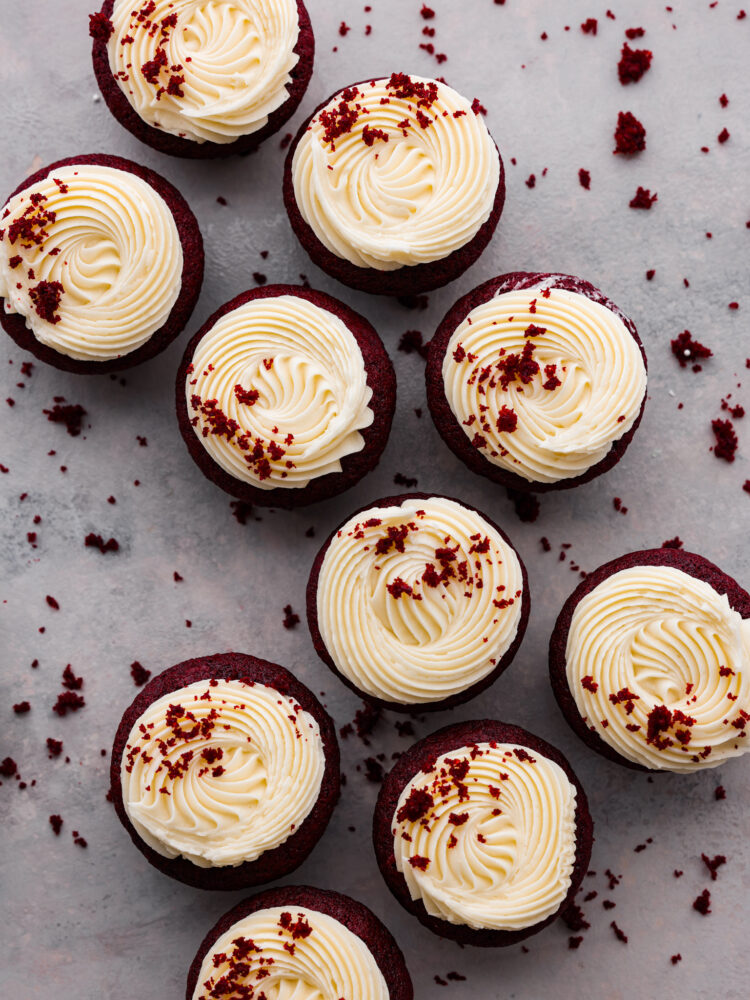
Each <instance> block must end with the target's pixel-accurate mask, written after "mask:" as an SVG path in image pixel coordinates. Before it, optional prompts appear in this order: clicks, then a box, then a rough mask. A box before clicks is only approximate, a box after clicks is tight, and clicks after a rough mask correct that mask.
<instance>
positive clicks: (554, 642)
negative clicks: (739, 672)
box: [549, 549, 750, 774]
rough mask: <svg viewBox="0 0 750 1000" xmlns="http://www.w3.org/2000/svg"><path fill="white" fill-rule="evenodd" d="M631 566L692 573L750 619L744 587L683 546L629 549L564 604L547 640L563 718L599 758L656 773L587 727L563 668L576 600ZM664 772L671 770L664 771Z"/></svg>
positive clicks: (749, 601) (589, 578)
mask: <svg viewBox="0 0 750 1000" xmlns="http://www.w3.org/2000/svg"><path fill="white" fill-rule="evenodd" d="M634 566H670V567H672V568H673V569H678V570H681V571H682V572H683V573H687V574H689V575H690V576H694V577H695V578H696V580H703V581H704V582H705V583H707V584H709V585H710V586H711V587H713V589H714V590H715V591H716V592H717V593H719V594H726V595H727V599H728V600H729V604H730V607H732V608H733V609H734V610H735V611H736V612H737V613H738V614H739V615H741V616H742V617H743V618H750V594H748V593H747V591H745V590H743V589H742V587H740V585H739V584H738V583H737V581H736V580H734V579H733V578H732V577H731V576H727V574H726V573H724V572H722V570H720V569H719V567H718V566H715V565H714V564H713V563H712V562H709V561H708V559H704V558H703V556H699V555H697V554H696V553H694V552H686V551H685V550H684V549H645V550H644V551H642V552H628V553H627V554H626V555H624V556H620V557H619V558H618V559H613V560H612V561H611V562H608V563H605V564H604V565H603V566H600V567H599V568H598V569H596V570H594V572H593V573H589V575H588V576H587V577H586V579H585V580H583V581H582V582H581V583H580V584H579V586H578V587H576V589H575V590H574V591H573V593H572V594H571V595H570V597H569V598H568V599H567V601H566V602H565V604H564V605H563V608H562V611H561V612H560V614H559V615H558V618H557V621H556V622H555V627H554V629H553V631H552V636H551V638H550V642H549V676H550V682H551V683H552V690H553V692H554V695H555V698H556V699H557V704H558V705H559V706H560V710H561V712H562V714H563V715H564V716H565V721H566V722H567V723H568V725H569V726H570V728H571V729H572V730H573V732H574V733H575V734H576V735H577V736H579V737H580V738H581V739H582V740H583V742H584V743H585V744H586V746H588V747H590V748H591V749H592V750H595V751H596V752H597V753H599V754H601V755H602V757H606V758H607V760H611V761H614V762H615V763H616V764H621V765H622V766H623V767H629V768H630V769H631V770H633V771H646V772H647V773H649V774H659V773H661V772H659V771H657V770H655V769H653V768H648V767H645V766H644V765H642V764H636V763H635V761H632V760H628V758H627V757H623V756H622V754H620V753H618V752H617V750H615V749H614V747H611V746H610V745H609V743H606V742H605V741H604V740H603V739H602V738H601V737H600V736H599V735H598V734H597V733H595V732H592V731H591V730H590V729H589V727H588V726H587V725H586V723H585V722H584V721H583V719H582V718H581V714H580V712H579V711H578V706H577V705H576V701H575V698H574V697H573V693H572V692H571V690H570V686H569V684H568V676H567V669H566V664H567V659H566V655H565V653H566V649H567V645H568V633H569V631H570V625H571V622H572V620H573V615H574V614H575V610H576V608H577V607H578V605H579V603H580V602H581V601H582V600H583V598H584V597H586V595H587V594H590V593H591V591H592V590H594V588H595V587H598V586H599V584H600V583H603V582H604V581H605V580H606V579H607V578H608V577H610V576H612V575H613V574H615V573H619V572H620V570H623V569H631V568H632V567H634ZM665 773H668V774H669V773H672V772H670V771H666V772H665Z"/></svg>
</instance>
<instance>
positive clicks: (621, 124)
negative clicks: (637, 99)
mask: <svg viewBox="0 0 750 1000" xmlns="http://www.w3.org/2000/svg"><path fill="white" fill-rule="evenodd" d="M645 148H646V129H645V128H644V127H643V125H642V124H641V123H640V122H639V121H638V119H637V118H636V117H635V115H634V114H633V113H632V112H631V111H620V112H618V115H617V127H616V128H615V148H614V150H613V152H615V153H621V154H623V155H625V156H630V155H632V154H634V153H640V152H642V151H643V150H644V149H645Z"/></svg>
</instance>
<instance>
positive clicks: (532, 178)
mask: <svg viewBox="0 0 750 1000" xmlns="http://www.w3.org/2000/svg"><path fill="white" fill-rule="evenodd" d="M525 184H526V187H527V188H533V187H536V174H529V176H528V177H527V178H526V181H525Z"/></svg>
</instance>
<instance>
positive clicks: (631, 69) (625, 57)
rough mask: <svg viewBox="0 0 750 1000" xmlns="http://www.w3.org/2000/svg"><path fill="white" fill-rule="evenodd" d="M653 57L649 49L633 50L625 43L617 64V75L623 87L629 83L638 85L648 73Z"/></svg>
mask: <svg viewBox="0 0 750 1000" xmlns="http://www.w3.org/2000/svg"><path fill="white" fill-rule="evenodd" d="M653 57H654V54H653V52H650V51H649V50H648V49H631V48H630V46H629V45H628V43H627V42H625V44H624V45H623V47H622V52H621V53H620V61H619V63H618V64H617V75H618V76H619V78H620V83H621V84H622V85H623V87H624V86H626V85H627V84H629V83H638V81H639V80H640V79H641V77H642V76H643V75H644V73H647V72H648V70H649V68H650V66H651V60H652V59H653Z"/></svg>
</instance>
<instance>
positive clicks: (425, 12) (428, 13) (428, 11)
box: [419, 3, 435, 21]
mask: <svg viewBox="0 0 750 1000" xmlns="http://www.w3.org/2000/svg"><path fill="white" fill-rule="evenodd" d="M419 13H420V14H421V15H422V17H423V18H424V19H425V21H430V20H432V18H433V17H434V16H435V11H434V10H433V9H432V8H431V7H428V6H427V4H426V3H425V4H422V9H421V10H420V12H419Z"/></svg>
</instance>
